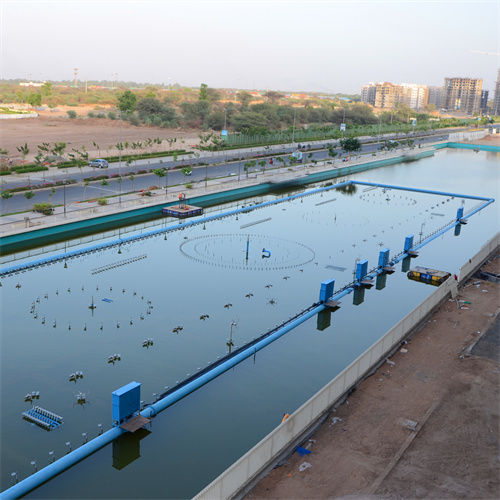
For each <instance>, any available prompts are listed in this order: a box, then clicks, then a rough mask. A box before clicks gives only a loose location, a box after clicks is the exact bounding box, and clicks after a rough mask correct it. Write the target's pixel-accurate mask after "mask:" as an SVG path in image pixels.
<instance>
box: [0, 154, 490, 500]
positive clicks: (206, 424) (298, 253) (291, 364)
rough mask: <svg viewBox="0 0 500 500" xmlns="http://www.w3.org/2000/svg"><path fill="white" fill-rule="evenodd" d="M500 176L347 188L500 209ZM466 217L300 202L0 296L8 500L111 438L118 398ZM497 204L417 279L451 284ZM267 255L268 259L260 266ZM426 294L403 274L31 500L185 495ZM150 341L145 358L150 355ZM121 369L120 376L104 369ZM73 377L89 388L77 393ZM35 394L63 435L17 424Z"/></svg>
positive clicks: (478, 164) (450, 169)
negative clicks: (60, 462) (42, 470)
mask: <svg viewBox="0 0 500 500" xmlns="http://www.w3.org/2000/svg"><path fill="white" fill-rule="evenodd" d="M498 160H499V155H498V154H493V153H473V152H470V151H460V150H444V151H440V152H438V153H437V154H436V155H435V156H434V157H433V158H428V159H424V160H420V161H418V162H414V163H408V164H401V165H396V166H391V167H384V168H380V169H377V170H371V171H368V172H364V173H361V174H357V175H355V176H353V177H352V178H356V179H360V180H367V181H378V182H385V183H391V184H399V185H405V186H414V187H422V188H430V189H439V190H447V191H452V192H458V193H464V194H476V195H481V196H493V197H495V198H498V197H499V192H498V191H499V187H498V186H499V168H498V166H499V163H498ZM272 198H273V197H272V196H267V197H265V198H262V197H261V198H255V199H251V200H246V201H245V202H244V203H245V204H248V203H254V202H259V201H262V200H263V199H272ZM462 204H464V206H465V209H466V211H467V210H469V209H470V208H472V207H474V206H476V205H477V202H476V201H474V200H462V199H459V198H450V197H443V196H431V195H424V194H417V193H407V192H404V191H395V190H389V191H385V192H384V191H383V190H381V189H369V190H366V189H365V188H364V187H361V186H358V188H357V190H356V192H355V193H351V194H346V193H342V192H339V191H330V192H327V193H323V194H321V195H320V194H317V195H313V196H308V197H305V198H303V199H300V200H295V201H293V202H287V203H282V204H279V205H276V206H273V207H269V208H266V209H261V210H256V211H253V212H250V213H248V214H245V215H240V216H239V217H238V219H236V217H233V218H232V219H224V220H221V221H215V222H212V223H210V224H207V226H206V228H205V229H204V228H203V227H202V226H197V227H194V228H191V229H186V230H184V231H177V232H175V233H172V234H169V235H168V236H167V239H166V240H165V239H164V237H163V236H158V237H155V238H151V239H147V240H144V241H140V242H136V243H133V244H130V245H126V246H123V247H122V249H121V253H118V251H117V249H116V248H115V249H110V250H107V251H103V252H100V253H98V254H93V255H88V256H85V257H82V258H79V259H72V260H70V261H69V262H68V267H67V268H65V267H64V266H63V264H62V263H61V264H57V265H54V266H50V267H43V268H38V269H36V270H33V271H30V272H27V273H24V274H21V275H18V276H13V277H10V278H7V279H5V280H3V281H2V285H3V286H2V288H1V293H2V300H1V307H2V311H1V312H2V314H1V331H2V337H1V391H2V406H1V433H2V436H1V437H2V450H1V463H2V471H1V472H2V475H1V480H2V489H4V488H6V487H8V486H10V484H12V483H11V478H10V473H11V472H13V471H17V473H18V476H19V478H23V477H26V476H27V475H29V474H30V473H31V472H32V470H33V469H32V466H31V465H30V462H31V461H32V460H36V461H37V464H38V466H39V467H42V466H44V465H46V464H47V463H48V462H49V455H48V453H49V451H51V450H53V451H54V452H55V455H56V456H57V457H59V456H61V455H63V454H64V453H65V452H66V446H65V442H67V441H70V442H71V445H72V447H73V449H74V448H75V447H77V446H79V445H80V444H81V443H82V442H83V438H82V433H84V432H86V433H87V434H88V436H89V438H92V437H94V436H95V435H96V434H97V431H98V424H102V425H103V427H104V429H107V428H109V426H110V423H111V395H110V393H111V392H112V391H113V390H114V389H116V388H118V387H120V386H122V385H124V384H126V383H128V382H130V381H131V380H136V381H138V382H141V383H142V399H143V400H145V401H151V400H153V399H154V398H155V395H156V394H159V393H161V392H163V391H164V389H165V387H168V386H172V385H174V384H175V383H176V382H177V381H179V380H182V379H183V378H185V377H186V376H187V375H188V374H191V373H193V372H194V371H195V370H197V369H198V368H200V367H203V366H205V365H206V364H207V363H209V362H211V361H213V360H214V359H216V358H217V357H218V356H222V355H224V354H225V353H227V351H228V345H227V343H228V341H229V336H230V324H231V323H232V322H234V323H236V326H234V327H233V329H232V335H233V337H232V341H233V343H234V344H235V345H236V346H238V345H241V344H243V343H245V342H247V341H248V340H250V339H252V338H254V337H256V336H258V335H261V334H262V333H264V332H265V331H267V330H269V329H270V328H272V327H273V326H275V325H276V324H278V323H281V322H282V321H284V320H286V319H287V318H288V317H290V316H292V315H293V314H295V313H296V312H298V311H299V310H301V309H303V308H304V307H307V306H309V305H310V304H311V303H313V302H315V301H316V300H317V298H318V293H319V287H320V283H321V281H323V280H325V279H328V278H335V280H336V288H339V287H340V286H342V285H343V284H346V283H348V282H350V281H351V280H352V270H353V267H354V264H355V261H356V259H363V258H367V259H368V260H369V267H372V266H373V265H375V264H376V261H377V257H378V252H379V250H380V248H382V247H388V248H390V249H391V253H397V252H399V251H400V250H401V249H402V246H403V242H404V237H405V236H406V235H407V234H414V235H415V238H416V240H417V241H418V239H419V238H420V233H423V234H424V235H425V234H428V233H430V232H431V231H433V230H435V229H436V228H438V227H440V226H442V225H444V224H445V223H446V222H448V221H449V220H451V219H453V218H454V217H455V215H456V211H457V208H458V207H459V206H461V205H462ZM497 206H498V203H496V204H493V205H492V206H489V207H488V208H487V209H485V210H483V211H482V212H480V213H479V214H478V215H475V216H473V217H472V218H471V219H470V222H469V224H468V225H467V226H464V227H462V233H461V235H460V236H459V237H455V236H453V234H452V233H448V234H446V235H444V236H443V237H440V238H439V239H437V240H435V241H434V242H432V243H431V244H430V245H428V246H426V247H424V248H423V249H422V250H421V252H420V256H419V258H418V260H417V263H418V264H419V265H424V266H429V267H434V268H437V269H444V270H447V271H449V272H452V273H456V272H458V268H459V267H460V265H462V264H463V263H464V262H465V260H466V259H467V258H469V256H470V255H472V254H473V253H475V252H476V251H477V250H478V249H479V248H480V247H481V245H482V244H483V243H484V242H485V241H486V240H487V239H488V238H490V237H491V236H492V235H493V234H494V232H496V231H497V230H498V226H499V224H498V208H497ZM219 209H220V210H224V209H227V206H226V207H220V208H219ZM254 223H255V224H254ZM155 224H156V225H157V227H161V226H162V225H164V224H165V222H163V221H159V222H157V223H155ZM242 226H246V227H242ZM136 232H140V230H137V231H136ZM103 237H106V235H103ZM247 240H248V242H249V253H248V259H246V258H245V257H246V253H245V249H246V242H247ZM264 248H265V249H266V250H269V251H270V252H271V257H269V258H263V249H264ZM53 251H54V250H53ZM128 259H137V260H135V261H134V262H129V263H126V262H127V260H128ZM4 265H7V264H4ZM108 265H114V266H115V267H113V268H111V269H109V270H107V269H106V266H108ZM432 290H433V289H432V288H431V287H429V286H426V285H423V284H420V283H416V282H413V281H409V280H408V279H407V278H406V274H405V273H403V272H401V270H400V265H398V271H397V272H396V273H395V274H393V275H392V276H389V277H388V278H387V286H386V287H385V288H384V289H383V290H376V289H375V288H373V289H372V290H370V291H367V292H366V295H365V300H364V302H363V303H362V304H360V305H353V303H352V302H353V296H352V295H350V296H347V297H345V298H344V299H343V300H342V307H341V308H340V309H339V310H338V311H336V312H335V313H334V314H333V315H332V319H331V326H330V327H328V328H326V329H325V330H323V331H320V330H318V329H317V318H312V319H311V320H309V321H307V322H306V323H304V324H303V325H301V326H300V327H298V328H296V329H295V330H293V331H292V332H290V333H289V334H287V335H286V336H285V337H283V338H282V339H280V340H279V341H277V342H275V343H274V344H272V345H270V346H269V347H267V348H266V349H265V350H264V351H261V352H259V353H258V354H257V356H256V357H255V359H248V360H246V361H245V362H243V363H242V364H241V365H239V366H238V367H236V368H234V369H232V370H230V371H229V372H227V373H225V374H224V375H222V376H220V377H219V378H218V379H216V380H215V381H213V382H211V383H210V384H208V385H207V386H205V387H203V388H202V389H201V390H199V391H197V392H196V393H194V394H192V395H190V396H189V397H187V398H185V399H184V400H182V401H180V402H179V403H177V404H175V405H174V406H173V407H171V408H169V409H167V410H165V411H164V412H163V413H161V414H160V415H158V416H157V417H156V418H155V419H154V421H153V425H152V427H151V429H149V430H148V431H146V432H143V433H141V434H140V435H139V436H137V435H135V436H134V437H131V436H127V437H126V438H124V439H120V440H118V441H117V442H115V443H114V444H113V445H109V446H107V447H105V448H103V449H102V450H100V451H99V452H97V453H96V454H94V455H93V456H92V457H90V458H88V459H87V460H85V461H83V462H82V463H80V464H78V465H77V466H76V467H73V468H72V469H71V470H69V471H67V472H65V473H64V474H62V475H61V476H59V477H58V478H57V479H56V480H53V481H51V482H49V483H47V484H46V485H44V486H42V487H40V488H39V489H38V490H36V491H34V492H32V493H31V494H30V496H32V497H41V498H96V497H100V498H106V497H107V498H110V497H114V498H118V497H120V498H139V497H140V498H159V497H161V498H166V497H168V498H185V497H189V496H192V495H193V494H195V493H196V492H197V491H199V490H200V489H201V488H202V487H203V486H204V485H206V484H207V483H208V482H209V481H210V480H211V479H213V478H214V477H216V476H217V475H218V474H219V473H220V472H222V471H223V470H224V469H225V468H226V467H227V466H228V465H230V464H231V463H232V462H234V461H235V460H236V459H237V458H239V457H240V456H241V455H242V454H243V453H245V452H246V451H247V450H248V449H249V448H250V447H251V446H252V445H254V444H255V443H256V442H257V441H259V440H260V439H261V438H262V437H263V436H265V435H266V434H267V433H268V432H269V431H271V430H272V429H273V428H274V427H275V426H276V425H278V424H279V423H280V421H281V416H282V414H283V413H284V412H290V413H291V412H292V411H293V410H295V409H296V408H297V407H299V406H300V405H301V404H302V403H303V402H304V401H305V400H307V399H308V398H309V397H310V396H311V395H312V394H314V392H316V391H317V390H318V389H319V388H321V387H322V386H323V385H324V384H325V383H327V382H328V381H329V380H330V379H331V378H333V377H334V376H335V375H336V374H337V373H338V372H339V371H341V370H342V369H343V368H344V367H345V366H346V365H348V364H349V363H350V362H351V361H352V360H353V359H354V358H355V357H356V356H358V355H359V354H360V353H361V352H363V351H364V350H365V349H366V348H367V347H368V346H369V345H370V344H372V343H373V342H374V341H375V340H376V339H377V338H379V337H380V336H381V335H382V334H383V333H384V332H385V331H387V330H388V329H389V328H390V327H391V326H392V325H393V324H394V323H395V322H397V321H398V320H399V319H401V318H402V317H403V316H405V315H406V314H407V313H408V312H409V311H410V310H411V309H412V308H413V307H415V306H416V305H417V304H418V303H419V302H420V301H422V300H423V299H424V298H425V297H426V296H427V295H428V294H430V293H431V292H432ZM103 299H109V300H110V301H103ZM92 300H93V301H94V303H95V305H96V306H97V307H96V309H95V310H94V311H92V310H90V309H89V308H88V306H89V305H90V304H91V302H92ZM204 315H208V317H205V319H201V318H200V317H202V316H204ZM146 339H152V340H153V343H154V344H153V345H152V346H150V347H143V346H142V344H143V341H145V340H146ZM113 354H120V357H121V360H120V361H117V362H115V363H114V364H110V363H108V357H109V356H110V355H113ZM80 370H81V371H82V372H83V374H84V376H83V378H82V379H79V380H78V381H77V382H70V381H69V380H68V376H69V375H70V374H71V373H73V372H75V371H80ZM31 391H40V400H39V401H37V402H36V403H37V404H39V405H40V406H42V407H44V408H47V409H49V410H52V411H54V412H55V413H57V414H60V415H62V416H63V417H64V421H65V423H64V425H63V427H62V428H61V429H59V430H57V431H52V432H45V431H43V430H41V429H40V428H38V427H36V426H34V425H32V424H29V423H28V422H26V421H24V420H23V419H22V418H21V412H22V411H24V410H26V409H27V408H29V406H30V404H29V403H25V402H24V395H25V394H26V393H27V392H31ZM79 393H84V394H85V401H86V402H85V403H84V404H79V403H78V402H77V395H78V394H79Z"/></svg>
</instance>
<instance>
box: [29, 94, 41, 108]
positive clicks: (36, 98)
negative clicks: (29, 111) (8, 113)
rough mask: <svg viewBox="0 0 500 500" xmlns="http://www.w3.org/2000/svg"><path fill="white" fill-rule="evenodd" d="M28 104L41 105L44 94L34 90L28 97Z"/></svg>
mask: <svg viewBox="0 0 500 500" xmlns="http://www.w3.org/2000/svg"><path fill="white" fill-rule="evenodd" d="M27 101H28V104H29V105H31V106H41V105H42V94H39V93H38V92H32V93H31V94H29V95H28V98H27Z"/></svg>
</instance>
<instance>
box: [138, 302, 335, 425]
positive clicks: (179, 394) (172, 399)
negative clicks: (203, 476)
mask: <svg viewBox="0 0 500 500" xmlns="http://www.w3.org/2000/svg"><path fill="white" fill-rule="evenodd" d="M325 307H326V306H324V305H323V304H320V305H318V306H316V307H315V308H314V309H311V310H310V311H308V312H307V313H305V314H303V315H302V316H300V317H299V318H296V319H294V320H292V321H290V322H289V323H287V324H286V325H284V326H283V327H282V328H280V329H278V330H276V332H274V333H273V334H271V335H269V336H268V337H266V338H264V339H262V340H261V341H260V342H257V343H256V344H254V345H252V346H250V347H248V348H247V349H245V350H243V351H241V352H240V353H239V354H237V355H236V356H234V357H233V358H230V359H228V360H227V361H224V362H223V363H221V364H220V365H217V366H216V367H214V368H213V369H212V370H210V371H208V372H207V373H204V374H203V375H201V376H200V377H198V378H197V379H195V380H193V381H192V382H190V383H189V384H186V385H185V386H183V387H181V388H180V389H179V390H177V391H175V392H173V393H171V394H169V395H168V396H166V397H164V398H163V399H160V400H159V401H157V402H156V403H153V404H151V405H149V406H148V407H146V408H145V409H144V410H142V411H141V415H142V416H143V417H146V418H151V417H154V416H155V415H156V414H157V413H159V412H161V411H163V410H164V409H165V408H168V407H169V406H171V405H173V404H174V403H176V402H177V401H179V400H180V399H182V398H184V397H185V396H187V395H188V394H191V393H192V392H193V391H196V390H197V389H199V388H200V387H201V386H203V385H205V384H206V383H208V382H210V381H211V380H213V379H214V378H216V377H218V376H219V375H220V374H222V373H224V372H225V371H227V370H229V369H230V368H232V367H233V366H236V365H237V364H238V363H241V362H242V361H243V360H245V359H246V358H249V357H250V356H253V355H254V354H255V353H256V352H257V351H260V350H261V349H263V348H264V347H266V346H267V345H269V344H271V343H272V342H274V341H275V340H277V339H279V338H280V337H282V336H283V335H285V333H288V332H289V331H290V330H293V329H294V328H295V327H297V326H299V325H300V324H301V323H304V321H307V320H308V319H309V318H311V317H312V316H314V315H315V314H318V313H319V312H321V311H322V310H323V309H325Z"/></svg>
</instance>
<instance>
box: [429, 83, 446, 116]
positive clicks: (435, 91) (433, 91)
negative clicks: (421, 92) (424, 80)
mask: <svg viewBox="0 0 500 500" xmlns="http://www.w3.org/2000/svg"><path fill="white" fill-rule="evenodd" d="M427 89H428V92H429V96H428V98H427V104H434V106H436V109H438V110H439V109H441V108H442V107H443V106H442V102H443V94H444V92H443V87H433V86H429V87H427Z"/></svg>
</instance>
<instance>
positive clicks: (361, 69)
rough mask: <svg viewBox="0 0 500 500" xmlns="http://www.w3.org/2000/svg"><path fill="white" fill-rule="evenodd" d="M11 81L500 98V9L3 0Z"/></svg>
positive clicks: (499, 2) (4, 68)
mask: <svg viewBox="0 0 500 500" xmlns="http://www.w3.org/2000/svg"><path fill="white" fill-rule="evenodd" d="M0 5H1V18H0V30H1V47H0V58H1V59H0V62H1V71H0V73H1V77H2V78H28V77H29V78H31V79H37V80H45V79H53V80H58V79H71V78H72V77H73V68H75V67H77V68H79V75H80V78H81V79H82V80H83V79H85V78H88V79H93V80H100V79H103V80H104V79H109V80H110V79H112V78H113V74H114V73H115V72H116V73H117V74H118V80H134V81H137V82H156V83H161V82H163V83H174V82H178V83H180V84H181V85H193V86H197V85H199V84H200V83H201V82H205V83H207V84H208V85H209V86H213V87H238V88H261V89H265V88H269V89H282V90H301V89H302V90H316V91H330V92H359V91H360V87H361V85H362V84H363V83H366V82H369V81H391V82H395V83H399V82H415V83H424V84H429V85H442V84H443V78H444V77H445V76H471V77H478V78H483V79H484V87H483V88H486V89H489V90H493V88H494V81H495V80H496V75H497V70H498V68H499V66H500V58H499V57H498V55H485V54H481V53H477V52H474V51H484V52H490V53H498V52H500V19H499V18H500V0H488V1H481V0H469V1H461V0H455V1H446V0H445V1H426V0H419V1H403V0H401V1H397V0H395V1H388V0H386V1H379V0H372V1H336V0H324V1H321V0H300V1H298V0H297V1H280V0H268V1H260V0H253V1H246V0H231V1H229V0H228V1H222V0H219V1H215V0H205V1H203V0H184V1H176V0H171V1H170V0H157V1H153V0H149V1H148V0H142V1H138V0H136V1H124V0H122V1H112V0H107V1H106V0H102V1H93V0H86V1H78V0H64V1H46V0H37V1H25V0H15V1H12V0H0Z"/></svg>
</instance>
